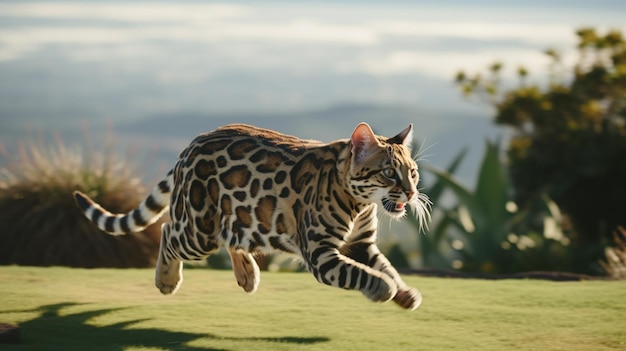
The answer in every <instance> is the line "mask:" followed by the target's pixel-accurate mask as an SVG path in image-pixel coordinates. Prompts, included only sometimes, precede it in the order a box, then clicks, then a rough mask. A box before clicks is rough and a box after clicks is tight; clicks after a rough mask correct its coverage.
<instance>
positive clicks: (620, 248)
mask: <svg viewBox="0 0 626 351" xmlns="http://www.w3.org/2000/svg"><path fill="white" fill-rule="evenodd" d="M613 239H614V244H613V246H610V247H607V248H606V249H605V252H604V254H605V256H606V258H605V261H601V262H600V265H601V266H602V268H603V269H604V271H605V272H606V274H607V275H608V276H609V277H611V278H614V279H626V229H624V228H623V227H619V228H617V230H616V231H614V232H613Z"/></svg>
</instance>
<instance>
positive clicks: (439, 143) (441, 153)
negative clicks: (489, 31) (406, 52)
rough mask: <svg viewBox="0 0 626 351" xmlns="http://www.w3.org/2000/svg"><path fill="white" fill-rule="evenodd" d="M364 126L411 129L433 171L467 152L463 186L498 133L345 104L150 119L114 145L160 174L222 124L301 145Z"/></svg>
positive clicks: (463, 122) (484, 122) (382, 130)
mask: <svg viewBox="0 0 626 351" xmlns="http://www.w3.org/2000/svg"><path fill="white" fill-rule="evenodd" d="M435 119H436V122H434V120H435ZM363 121H364V122H367V123H369V124H370V125H371V126H372V128H373V129H374V130H375V131H376V133H378V134H382V135H388V136H392V135H394V134H395V133H397V132H399V131H400V130H402V128H404V127H405V126H406V125H408V124H409V123H413V124H414V126H415V137H416V141H417V142H418V143H419V144H421V145H422V146H421V148H422V152H421V159H423V161H422V162H427V163H429V164H431V165H435V166H437V167H445V165H447V163H449V162H450V160H451V159H452V158H453V157H454V156H455V155H456V154H457V153H458V152H459V151H460V150H461V149H462V148H463V147H466V146H467V147H469V148H470V152H469V154H468V155H467V157H466V159H465V160H464V163H463V165H462V167H461V169H460V170H459V173H458V176H459V177H460V178H461V179H463V180H464V181H465V182H467V184H468V185H473V180H474V178H475V173H476V169H477V166H478V164H479V163H480V159H481V157H482V154H483V151H484V150H483V149H484V140H485V138H487V137H489V138H495V137H496V136H497V135H498V134H499V133H500V132H501V131H500V129H498V128H496V127H494V126H493V124H492V123H491V121H490V120H489V119H487V118H485V117H483V116H478V115H476V114H474V115H471V114H468V115H467V116H462V117H459V116H457V115H452V114H448V115H442V113H441V111H438V113H437V114H436V113H434V112H431V111H419V110H417V109H415V108H410V107H404V106H383V105H365V104H344V105H338V106H334V107H331V108H327V109H323V110H314V111H305V112H296V113H291V114H288V113H281V114H258V115H252V114H232V115H207V114H196V113H187V114H178V115H171V116H165V115H163V116H152V117H150V118H147V119H144V120H140V121H134V122H130V123H127V124H123V125H117V126H115V128H114V135H115V137H116V140H119V141H120V142H121V143H123V144H128V145H129V146H130V148H132V149H135V150H143V151H144V152H148V153H149V154H150V156H149V157H148V156H146V157H147V158H149V159H150V163H151V164H152V166H155V167H157V168H158V169H159V172H164V171H166V170H167V169H168V167H171V166H172V165H173V163H174V162H175V160H176V157H177V155H178V153H179V152H180V151H181V150H182V149H183V148H184V147H185V146H186V145H187V144H188V143H189V142H190V141H191V139H192V138H193V137H194V136H196V135H197V134H200V133H203V132H208V131H211V130H213V129H215V128H217V127H219V126H222V125H225V124H230V123H247V124H252V125H256V126H259V127H263V128H269V129H273V130H277V131H280V132H282V133H286V134H291V135H295V136H298V137H300V138H304V139H316V140H321V141H325V142H329V141H332V140H337V139H345V138H348V137H349V136H350V133H351V132H352V130H353V129H354V127H355V126H356V125H357V124H358V123H360V122H363ZM153 177H154V176H148V177H147V179H151V178H153ZM426 179H427V176H426Z"/></svg>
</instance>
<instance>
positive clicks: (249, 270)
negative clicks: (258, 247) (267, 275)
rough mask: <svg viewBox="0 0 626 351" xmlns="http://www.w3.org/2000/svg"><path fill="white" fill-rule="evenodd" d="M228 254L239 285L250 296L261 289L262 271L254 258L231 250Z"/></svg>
mask: <svg viewBox="0 0 626 351" xmlns="http://www.w3.org/2000/svg"><path fill="white" fill-rule="evenodd" d="M228 253H229V255H230V259H231V262H232V266H233V271H234V272H235V278H236V279H237V284H238V285H239V286H240V287H242V288H243V290H244V291H245V292H247V293H249V294H252V293H254V292H255V291H256V289H257V288H258V287H259V282H260V281H261V270H260V269H259V266H258V265H257V263H256V261H255V260H254V257H253V256H252V255H251V254H250V253H247V252H242V251H236V250H233V249H229V250H228Z"/></svg>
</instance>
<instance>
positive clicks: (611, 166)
mask: <svg viewBox="0 0 626 351" xmlns="http://www.w3.org/2000/svg"><path fill="white" fill-rule="evenodd" d="M576 34H577V36H578V46H577V50H578V51H577V53H578V56H577V58H576V62H575V63H574V65H573V66H572V67H567V66H566V65H565V64H564V62H563V58H562V57H561V56H560V55H559V53H557V52H556V51H554V50H546V51H545V53H546V55H547V57H548V58H549V60H550V65H549V69H548V72H547V82H545V83H544V82H537V83H531V82H529V72H528V71H527V70H526V69H525V68H523V67H520V68H519V69H518V76H519V83H518V86H517V87H516V88H513V89H509V90H504V89H503V88H502V86H501V85H502V84H501V81H502V79H501V72H502V67H503V65H502V64H500V63H495V64H493V65H492V66H491V67H490V69H489V71H488V72H487V74H486V75H481V74H476V75H473V76H470V75H468V74H466V73H465V72H460V73H459V74H458V75H457V78H456V81H457V83H458V85H459V86H460V88H461V89H462V91H463V92H464V93H465V94H467V95H468V96H478V97H480V98H483V99H485V100H486V101H488V102H489V103H490V104H492V105H493V107H494V108H495V110H496V114H495V118H494V121H495V123H497V124H500V125H505V126H508V127H510V128H511V130H512V131H513V136H512V138H511V140H510V142H509V144H508V146H507V152H506V153H507V160H508V172H509V177H510V179H511V184H512V189H513V197H514V199H515V201H516V202H517V203H518V204H519V205H520V206H521V207H522V208H523V209H525V210H528V211H531V212H533V211H537V209H536V207H535V206H536V205H537V203H538V199H541V198H542V197H543V196H544V194H547V195H548V196H549V197H550V198H551V199H553V200H554V201H555V202H556V204H558V206H559V208H560V209H561V210H562V211H563V213H564V214H565V216H566V217H565V218H564V221H563V223H562V224H563V229H564V230H565V233H566V235H567V237H568V238H569V240H570V248H569V250H571V251H572V255H570V257H571V260H570V261H569V262H568V266H569V269H570V270H573V271H577V272H588V273H594V272H595V273H597V272H598V268H599V267H598V265H597V264H595V262H597V261H598V260H599V259H601V258H602V256H603V252H604V247H606V246H607V245H609V244H611V243H612V235H611V233H612V231H614V230H616V228H617V227H618V226H619V225H625V224H626V201H624V199H626V182H625V181H624V179H626V41H624V38H623V36H622V33H621V32H619V31H608V32H607V33H606V34H604V35H602V34H599V33H598V32H597V31H596V30H594V29H590V28H584V29H580V30H578V31H577V32H576Z"/></svg>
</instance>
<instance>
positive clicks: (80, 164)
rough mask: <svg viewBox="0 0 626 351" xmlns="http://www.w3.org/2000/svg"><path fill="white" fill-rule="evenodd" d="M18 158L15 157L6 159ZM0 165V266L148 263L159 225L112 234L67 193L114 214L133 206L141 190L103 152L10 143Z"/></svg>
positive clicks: (109, 152) (126, 168)
mask: <svg viewBox="0 0 626 351" xmlns="http://www.w3.org/2000/svg"><path fill="white" fill-rule="evenodd" d="M11 155H17V156H11ZM11 155H8V154H5V158H8V165H6V166H5V167H3V168H0V240H1V242H2V245H0V264H21V265H38V266H39V265H42V266H51V265H62V266H72V267H146V266H151V265H153V263H154V262H155V259H156V254H157V250H158V243H157V240H158V238H159V234H158V231H159V226H158V225H154V226H152V227H150V228H148V231H147V232H145V233H138V234H132V235H127V236H118V237H113V236H110V235H107V234H106V233H103V232H102V231H100V230H98V229H97V228H96V227H95V226H94V225H93V224H92V223H91V222H89V221H87V220H86V218H84V217H83V215H82V213H81V212H80V211H79V210H78V208H77V207H76V205H75V203H74V199H73V196H72V191H74V190H80V191H82V192H84V193H86V194H88V195H89V196H92V197H93V198H94V199H96V200H97V201H98V202H99V203H101V204H102V205H103V206H105V207H106V208H108V209H110V210H111V211H113V212H125V211H128V210H130V209H132V208H134V207H135V206H136V205H137V204H138V203H139V202H140V201H141V199H142V197H143V195H145V194H144V191H143V190H142V189H141V186H140V182H139V180H138V178H136V177H133V176H132V174H131V167H129V166H128V165H127V164H125V163H124V162H122V161H120V160H119V159H116V157H115V156H114V155H115V154H114V152H112V149H111V148H108V149H107V150H105V151H104V152H102V153H96V152H87V153H85V152H81V151H80V150H78V149H70V148H68V147H66V146H65V145H64V143H63V142H62V140H61V139H60V138H59V137H57V138H56V143H53V144H52V145H48V144H45V143H43V142H41V141H40V142H30V143H28V144H19V145H17V151H16V152H15V153H13V154H11Z"/></svg>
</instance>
